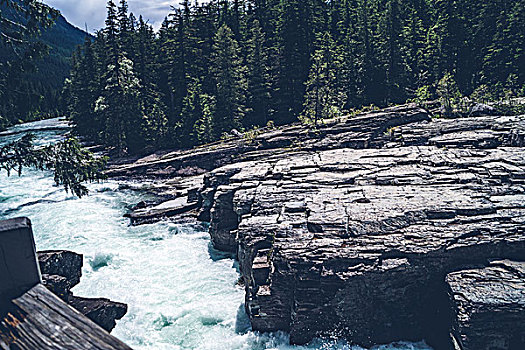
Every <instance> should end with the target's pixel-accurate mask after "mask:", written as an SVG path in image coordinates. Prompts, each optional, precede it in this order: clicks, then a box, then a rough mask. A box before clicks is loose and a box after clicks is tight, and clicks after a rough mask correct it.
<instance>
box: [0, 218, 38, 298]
mask: <svg viewBox="0 0 525 350" xmlns="http://www.w3.org/2000/svg"><path fill="white" fill-rule="evenodd" d="M41 281H42V280H41V277H40V268H39V266H38V259H37V256H36V248H35V240H34V238H33V230H32V228H31V220H29V219H28V218H17V219H11V220H5V221H0V304H3V303H5V302H8V301H10V300H12V299H15V298H18V297H19V296H21V295H22V294H24V293H26V292H27V291H28V290H30V289H31V288H33V287H34V286H36V285H37V284H39V283H41Z"/></svg>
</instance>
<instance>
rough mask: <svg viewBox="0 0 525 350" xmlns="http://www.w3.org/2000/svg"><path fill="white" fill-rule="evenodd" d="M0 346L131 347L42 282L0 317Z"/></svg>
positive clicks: (46, 349) (23, 349)
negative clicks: (66, 302)
mask: <svg viewBox="0 0 525 350" xmlns="http://www.w3.org/2000/svg"><path fill="white" fill-rule="evenodd" d="M0 349H6V350H7V349H10V350H12V349H18V350H37V349H38V350H59V349H64V350H69V349H70V350H79V349H85V350H131V348H130V347H129V346H127V345H125V344H124V343H122V342H121V341H119V340H118V339H116V338H115V337H113V336H111V335H110V334H109V333H107V332H106V331H104V330H103V329H102V328H100V327H99V326H97V325H96V324H95V323H93V322H91V321H90V320H89V319H87V318H86V317H85V316H83V315H82V314H80V313H79V312H77V311H76V310H74V309H73V308H71V307H69V306H68V305H66V304H65V303H63V302H62V301H61V300H60V299H58V298H57V297H56V296H55V295H53V294H52V293H51V292H49V291H48V290H47V289H46V288H45V287H44V286H42V285H41V284H39V285H37V286H35V287H34V288H32V289H31V290H29V291H28V292H27V293H25V294H24V295H22V296H21V297H19V298H17V299H15V300H13V301H12V305H11V307H10V309H9V312H8V313H7V314H6V315H5V316H4V317H2V319H1V320H0Z"/></svg>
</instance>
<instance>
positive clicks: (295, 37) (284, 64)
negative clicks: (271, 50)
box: [276, 0, 310, 124]
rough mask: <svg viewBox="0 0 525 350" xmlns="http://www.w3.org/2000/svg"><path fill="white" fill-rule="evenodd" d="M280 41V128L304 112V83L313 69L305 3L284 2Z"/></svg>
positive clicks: (278, 112) (296, 0)
mask: <svg viewBox="0 0 525 350" xmlns="http://www.w3.org/2000/svg"><path fill="white" fill-rule="evenodd" d="M279 36H280V39H281V44H280V46H281V52H280V71H279V94H278V96H279V100H280V101H279V107H278V111H277V115H276V122H277V123H278V124H285V123H288V122H291V121H293V120H295V119H296V118H297V116H298V115H299V113H300V112H301V110H302V106H303V96H304V93H305V87H304V83H305V81H306V79H307V78H308V69H309V66H310V50H309V47H308V39H309V34H308V30H307V28H306V23H305V13H304V7H303V4H302V2H300V1H298V0H284V1H283V3H282V15H281V23H280V28H279Z"/></svg>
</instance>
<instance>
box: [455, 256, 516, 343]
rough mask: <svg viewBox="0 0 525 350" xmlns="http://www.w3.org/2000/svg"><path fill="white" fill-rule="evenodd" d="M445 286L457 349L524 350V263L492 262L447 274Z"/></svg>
mask: <svg viewBox="0 0 525 350" xmlns="http://www.w3.org/2000/svg"><path fill="white" fill-rule="evenodd" d="M447 283H448V285H449V288H450V296H451V302H452V303H453V305H454V307H455V310H456V317H455V322H454V336H455V337H456V340H457V341H458V344H459V345H460V347H461V349H463V350H471V349H472V350H500V349H501V350H506V349H510V350H520V349H525V262H515V261H495V262H492V263H491V264H490V266H489V267H487V268H483V269H472V270H465V271H459V272H455V273H451V274H449V275H448V276H447Z"/></svg>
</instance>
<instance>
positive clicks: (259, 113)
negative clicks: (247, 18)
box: [244, 19, 271, 128]
mask: <svg viewBox="0 0 525 350" xmlns="http://www.w3.org/2000/svg"><path fill="white" fill-rule="evenodd" d="M246 51H247V58H246V64H247V66H248V67H250V69H249V70H248V76H247V80H248V102H247V107H248V110H249V112H248V114H247V116H246V119H245V122H244V125H245V126H246V127H248V128H249V127H253V126H261V125H266V123H267V122H268V120H269V117H270V88H271V85H270V75H269V69H268V60H269V58H268V53H267V52H266V49H265V39H264V34H263V32H262V28H261V26H260V24H259V21H258V20H257V19H255V20H253V22H252V23H251V26H250V33H249V36H248V40H247V43H246Z"/></svg>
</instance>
